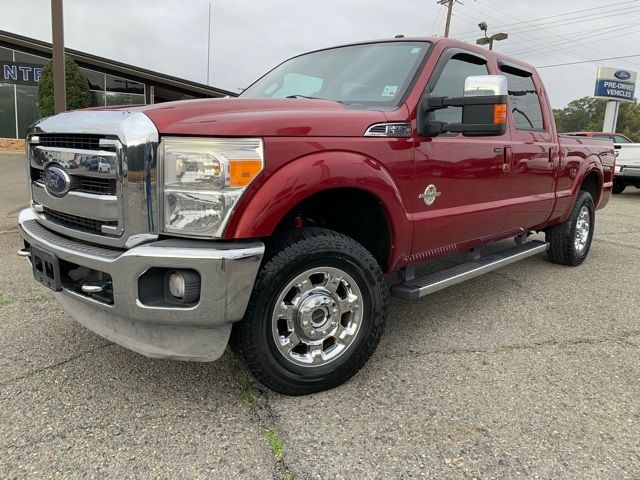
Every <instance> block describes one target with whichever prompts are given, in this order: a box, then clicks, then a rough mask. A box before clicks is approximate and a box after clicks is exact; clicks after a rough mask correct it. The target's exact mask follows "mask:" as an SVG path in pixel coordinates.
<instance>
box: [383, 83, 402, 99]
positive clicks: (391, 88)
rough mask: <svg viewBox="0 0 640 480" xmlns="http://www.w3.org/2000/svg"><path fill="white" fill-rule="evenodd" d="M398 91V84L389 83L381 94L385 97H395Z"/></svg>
mask: <svg viewBox="0 0 640 480" xmlns="http://www.w3.org/2000/svg"><path fill="white" fill-rule="evenodd" d="M397 91H398V86H397V85H387V86H386V87H384V90H382V95H381V96H383V97H395V96H396V92H397Z"/></svg>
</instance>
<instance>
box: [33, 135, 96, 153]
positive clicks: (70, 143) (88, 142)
mask: <svg viewBox="0 0 640 480" xmlns="http://www.w3.org/2000/svg"><path fill="white" fill-rule="evenodd" d="M101 138H105V137H104V136H102V135H67V134H65V133H57V134H48V135H40V143H39V145H41V146H43V147H58V148H70V149H73V150H101V148H100V139H101Z"/></svg>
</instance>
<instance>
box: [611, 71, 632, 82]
mask: <svg viewBox="0 0 640 480" xmlns="http://www.w3.org/2000/svg"><path fill="white" fill-rule="evenodd" d="M614 76H615V77H616V78H617V79H618V80H629V79H630V78H631V74H630V73H629V72H627V71H626V70H618V71H617V72H616V73H614Z"/></svg>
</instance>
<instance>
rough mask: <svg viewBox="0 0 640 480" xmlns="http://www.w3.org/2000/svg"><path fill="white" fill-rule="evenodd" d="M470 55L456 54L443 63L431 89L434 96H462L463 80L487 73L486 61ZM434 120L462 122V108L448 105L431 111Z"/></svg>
mask: <svg viewBox="0 0 640 480" xmlns="http://www.w3.org/2000/svg"><path fill="white" fill-rule="evenodd" d="M481 62H482V60H481V59H479V58H477V57H474V56H471V55H464V54H460V55H456V56H454V57H452V58H451V59H450V60H449V61H448V62H447V64H446V65H445V67H444V69H443V70H442V73H441V74H440V78H438V81H437V82H436V84H435V85H434V87H433V90H432V91H431V96H434V97H453V98H455V97H462V96H463V95H464V81H465V79H466V78H467V77H470V76H472V75H488V74H489V70H488V69H487V64H486V62H484V63H481ZM433 115H434V117H433V118H434V120H437V121H439V122H447V123H460V122H462V108H460V107H449V108H446V109H443V110H436V111H435V112H433Z"/></svg>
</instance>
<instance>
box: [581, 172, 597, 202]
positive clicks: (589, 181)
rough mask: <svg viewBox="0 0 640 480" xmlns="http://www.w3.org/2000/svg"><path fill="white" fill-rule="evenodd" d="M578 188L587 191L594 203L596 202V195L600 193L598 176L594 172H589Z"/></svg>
mask: <svg viewBox="0 0 640 480" xmlns="http://www.w3.org/2000/svg"><path fill="white" fill-rule="evenodd" d="M580 190H584V191H585V192H589V193H590V194H591V198H593V201H594V203H595V204H596V205H597V204H598V197H599V193H600V177H599V176H598V174H597V173H596V172H591V173H589V174H588V175H587V176H586V177H585V179H584V180H583V181H582V185H580Z"/></svg>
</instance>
